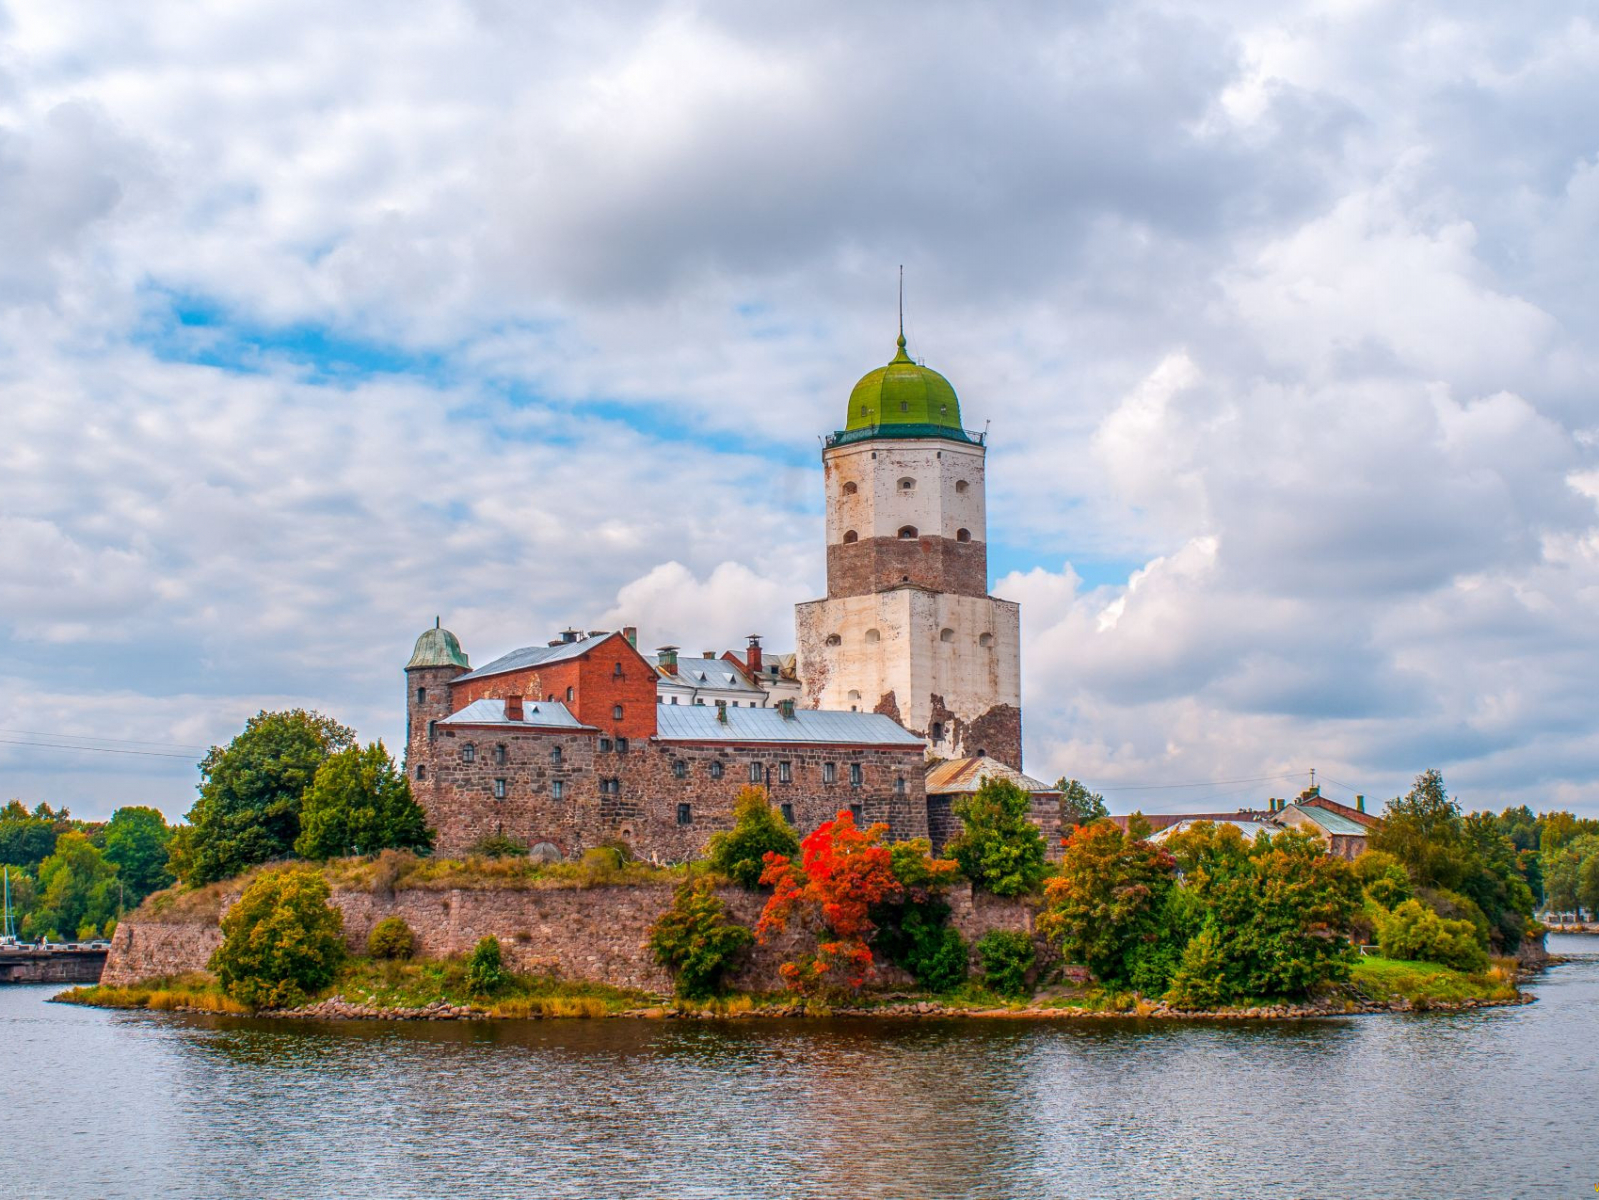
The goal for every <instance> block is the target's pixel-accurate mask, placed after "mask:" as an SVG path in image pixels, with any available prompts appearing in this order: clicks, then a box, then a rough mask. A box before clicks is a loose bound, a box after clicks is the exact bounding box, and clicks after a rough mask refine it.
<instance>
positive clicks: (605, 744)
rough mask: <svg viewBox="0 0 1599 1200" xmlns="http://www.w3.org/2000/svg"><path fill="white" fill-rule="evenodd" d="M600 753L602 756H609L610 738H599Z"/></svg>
mask: <svg viewBox="0 0 1599 1200" xmlns="http://www.w3.org/2000/svg"><path fill="white" fill-rule="evenodd" d="M600 752H601V753H602V754H609V753H610V752H611V739H610V738H601V739H600Z"/></svg>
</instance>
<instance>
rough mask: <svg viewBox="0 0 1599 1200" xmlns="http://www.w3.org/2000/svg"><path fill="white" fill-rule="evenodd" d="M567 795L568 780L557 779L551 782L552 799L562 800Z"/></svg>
mask: <svg viewBox="0 0 1599 1200" xmlns="http://www.w3.org/2000/svg"><path fill="white" fill-rule="evenodd" d="M565 795H566V781H565V780H563V779H557V780H556V781H555V782H553V783H552V784H550V799H551V800H560V799H561V798H562V797H564V796H565Z"/></svg>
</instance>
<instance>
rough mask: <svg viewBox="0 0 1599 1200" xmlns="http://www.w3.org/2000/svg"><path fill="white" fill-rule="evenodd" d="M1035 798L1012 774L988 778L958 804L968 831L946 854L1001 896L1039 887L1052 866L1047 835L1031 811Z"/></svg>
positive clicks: (958, 838)
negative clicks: (1039, 826) (1046, 853)
mask: <svg viewBox="0 0 1599 1200" xmlns="http://www.w3.org/2000/svg"><path fill="white" fill-rule="evenodd" d="M1032 804H1033V800H1032V797H1031V796H1030V795H1029V794H1028V793H1027V792H1026V791H1024V790H1023V789H1022V788H1020V787H1018V786H1017V785H1016V784H1014V783H1011V782H1010V781H1009V780H1007V779H985V780H983V783H982V786H980V787H979V788H978V789H977V791H976V792H974V793H972V795H971V796H969V797H967V798H966V799H964V800H959V801H957V802H956V804H955V814H956V815H957V816H958V817H960V819H961V823H962V826H963V828H962V830H961V832H960V834H959V835H958V836H957V837H955V838H954V839H953V840H951V842H950V843H949V845H948V846H947V847H945V850H946V853H948V854H949V856H950V857H951V858H953V859H954V860H955V861H956V862H958V863H959V864H960V867H961V871H962V872H963V873H964V874H965V876H966V878H968V879H970V880H971V881H972V882H973V883H974V884H976V885H977V886H978V887H980V888H983V889H985V890H986V891H989V892H992V893H993V894H994V895H996V896H1020V895H1022V894H1023V893H1025V892H1034V891H1037V890H1038V886H1039V884H1041V883H1042V882H1043V881H1044V876H1045V874H1046V873H1047V872H1048V870H1049V865H1048V862H1047V860H1046V856H1045V852H1044V835H1043V833H1042V832H1041V831H1040V830H1039V828H1038V826H1037V825H1034V824H1033V822H1032V820H1031V819H1030V818H1029V816H1028V814H1029V813H1030V812H1031V811H1032Z"/></svg>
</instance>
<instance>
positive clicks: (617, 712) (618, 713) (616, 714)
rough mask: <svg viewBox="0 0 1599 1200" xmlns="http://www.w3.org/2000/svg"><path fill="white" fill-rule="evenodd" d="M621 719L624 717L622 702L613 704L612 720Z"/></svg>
mask: <svg viewBox="0 0 1599 1200" xmlns="http://www.w3.org/2000/svg"><path fill="white" fill-rule="evenodd" d="M621 719H622V706H621V705H620V704H613V705H612V706H611V720H613V721H620V720H621Z"/></svg>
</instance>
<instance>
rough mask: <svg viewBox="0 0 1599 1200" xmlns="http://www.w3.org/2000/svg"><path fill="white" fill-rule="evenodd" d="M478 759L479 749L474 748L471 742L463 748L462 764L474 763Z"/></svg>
mask: <svg viewBox="0 0 1599 1200" xmlns="http://www.w3.org/2000/svg"><path fill="white" fill-rule="evenodd" d="M476 758H477V747H476V746H474V745H473V744H472V743H471V742H468V743H467V744H466V745H464V746H462V747H461V761H462V762H472V761H473V760H474V759H476Z"/></svg>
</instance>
